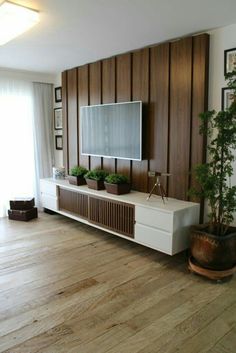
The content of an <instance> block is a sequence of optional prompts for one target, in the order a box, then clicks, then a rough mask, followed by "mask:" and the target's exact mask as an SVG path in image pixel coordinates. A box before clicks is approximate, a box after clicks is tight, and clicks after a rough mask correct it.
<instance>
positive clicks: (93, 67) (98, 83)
mask: <svg viewBox="0 0 236 353" xmlns="http://www.w3.org/2000/svg"><path fill="white" fill-rule="evenodd" d="M89 97H90V98H89V104H90V105H96V104H101V99H102V80H101V61H97V62H95V63H92V64H89ZM94 134H96V131H94ZM102 164H103V161H102V158H101V157H92V156H91V157H90V168H91V169H100V168H102V166H103V165H102Z"/></svg>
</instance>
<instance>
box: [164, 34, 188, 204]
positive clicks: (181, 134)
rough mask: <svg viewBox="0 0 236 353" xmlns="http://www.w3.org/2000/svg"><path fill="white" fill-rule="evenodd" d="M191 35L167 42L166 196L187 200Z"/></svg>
mask: <svg viewBox="0 0 236 353" xmlns="http://www.w3.org/2000/svg"><path fill="white" fill-rule="evenodd" d="M191 89H192V37H188V38H184V39H181V40H179V41H176V42H174V43H171V65H170V130H169V171H170V173H171V174H172V176H171V177H170V178H169V196H170V197H175V198H177V199H181V200H187V191H188V187H189V158H190V127H191Z"/></svg>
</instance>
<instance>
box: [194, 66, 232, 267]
mask: <svg viewBox="0 0 236 353" xmlns="http://www.w3.org/2000/svg"><path fill="white" fill-rule="evenodd" d="M226 79H227V81H228V85H227V86H228V88H229V89H230V90H232V103H231V105H230V107H229V108H228V109H225V110H222V111H219V112H218V113H216V112H215V111H214V110H213V111H207V112H205V113H202V114H200V118H201V127H200V133H201V134H204V135H205V136H206V137H207V138H208V140H209V142H208V145H207V150H208V161H207V163H205V164H201V165H198V166H196V168H195V171H194V172H195V178H196V181H197V183H198V187H196V188H195V189H192V190H191V191H190V192H191V194H192V195H195V196H197V197H200V198H204V199H206V200H207V201H208V207H209V209H210V212H209V214H208V217H209V223H207V224H204V225H201V226H196V227H193V229H192V236H191V253H192V256H193V258H194V259H195V261H196V262H197V263H198V264H199V265H200V266H202V267H204V268H208V269H212V270H218V271H220V270H222V271H223V270H226V269H230V268H232V267H234V266H235V265H236V228H235V227H231V226H230V224H231V223H232V221H233V213H234V212H235V211H236V186H235V185H231V181H230V178H231V176H232V175H233V165H232V163H233V162H234V161H235V155H234V153H235V148H236V71H233V72H231V73H229V74H227V76H226Z"/></svg>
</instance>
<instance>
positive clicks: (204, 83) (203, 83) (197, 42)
mask: <svg viewBox="0 0 236 353" xmlns="http://www.w3.org/2000/svg"><path fill="white" fill-rule="evenodd" d="M208 68H209V35H208V34H206V33H205V34H202V35H199V36H196V37H193V84H192V126H191V156H190V171H191V172H192V171H193V169H194V167H195V166H196V165H197V164H199V163H204V162H205V161H206V142H207V141H206V138H204V137H203V136H202V135H200V134H199V126H200V119H199V114H200V113H201V112H203V111H206V110H207V109H208ZM189 183H190V187H195V188H197V184H196V181H195V179H194V175H193V174H192V173H191V174H190V181H189ZM190 200H191V201H195V202H199V201H200V202H201V212H200V222H202V221H203V213H204V200H199V199H196V198H193V197H191V198H190Z"/></svg>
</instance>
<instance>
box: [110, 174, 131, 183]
mask: <svg viewBox="0 0 236 353" xmlns="http://www.w3.org/2000/svg"><path fill="white" fill-rule="evenodd" d="M105 180H106V182H107V183H109V184H127V183H128V182H129V180H128V178H127V177H126V176H125V175H122V174H110V175H108V176H107V177H106V179H105Z"/></svg>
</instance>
